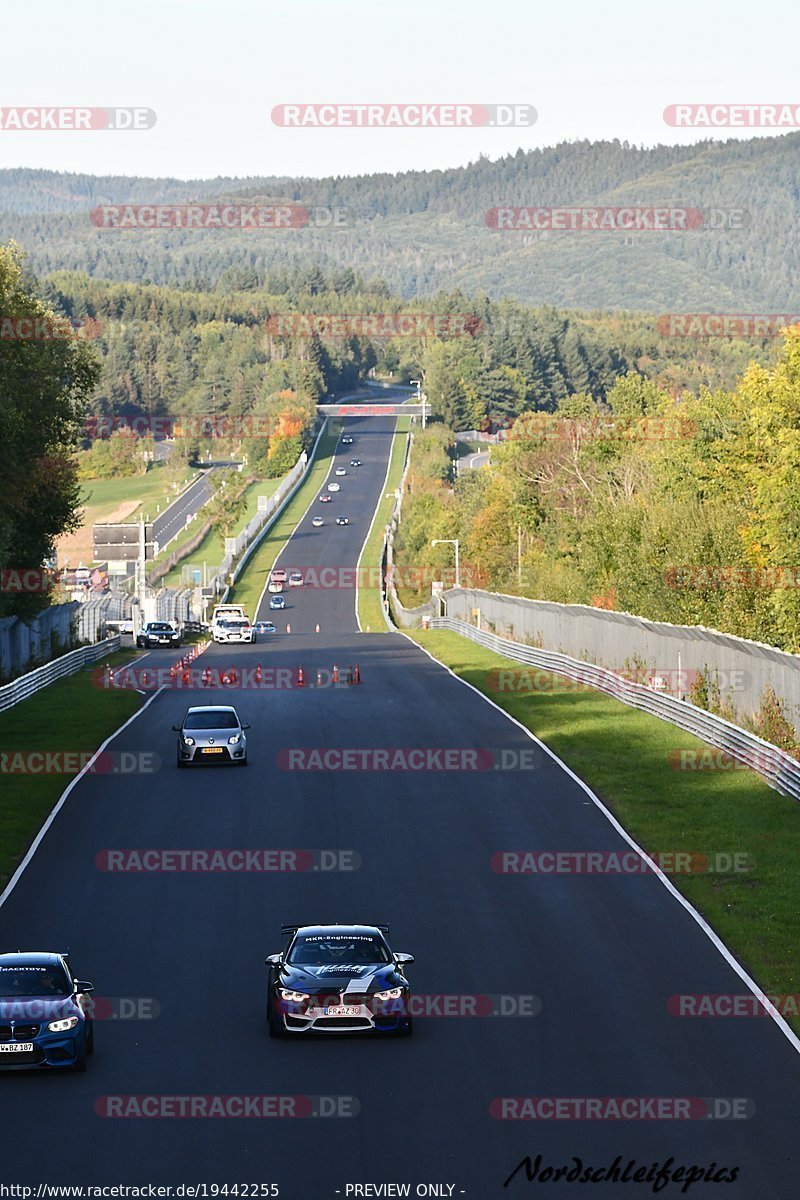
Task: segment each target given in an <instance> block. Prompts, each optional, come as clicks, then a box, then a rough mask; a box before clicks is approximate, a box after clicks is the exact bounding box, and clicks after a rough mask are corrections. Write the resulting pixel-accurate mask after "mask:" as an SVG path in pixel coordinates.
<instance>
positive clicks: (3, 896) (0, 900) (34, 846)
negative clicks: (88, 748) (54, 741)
mask: <svg viewBox="0 0 800 1200" xmlns="http://www.w3.org/2000/svg"><path fill="white" fill-rule="evenodd" d="M163 691H164V687H163V685H162V686H161V687H160V688H159V689H158V691H156V692H153V694H152V696H151V697H150V699H149V700H147V701H146V702H145V703H144V704H143V705H142V706H141V708H137V710H136V712H135V713H132V714H131V716H130V717H128V719H127V721H125V723H124V724H122V725H120V726H119V728H118V729H115V730H114V732H113V733H112V734H109V736H108V737H107V738H106V740H105V741H104V742H103V744H102V745H101V746H98V747H97V749H96V750H95V752H94V754H93V755H92V757H91V758H90V759H89V761H88V762H87V763H86V764H85V765H84V766H83V767H81V769H80V771H79V772H78V774H77V775H76V776H75V778H74V779H71V780H70V781H69V783H68V784H67V786H66V787H65V789H64V791H63V792H62V793H61V795H60V796H59V798H58V800H57V801H56V804H55V807H54V808H53V809H52V810H51V812H50V815H49V816H48V817H47V819H46V820H45V822H44V824H43V825H42V827H41V829H40V830H39V832H38V833H37V835H36V837H35V838H34V839H33V841H32V842H31V844H30V846H29V847H28V851H27V853H26V855H25V857H24V858H23V860H22V862H21V863H20V864H19V866H18V867H17V869H16V871H15V872H14V874H13V875H12V876H11V878H10V879H9V881H8V883H7V884H6V886H5V887H4V888H3V891H2V893H0V908H2V907H3V905H4V904H5V902H6V900H8V898H9V896H10V895H11V893H12V892H13V891H14V888H15V887H16V886H17V884H18V883H19V881H20V879H21V878H22V874H23V872H24V870H25V868H26V867H27V866H28V864H29V863H30V861H31V859H32V858H33V856H34V854H35V853H36V851H37V850H38V849H39V846H40V845H41V844H42V841H43V840H44V836H45V834H46V833H47V831H48V829H49V828H50V826H51V825H52V824H53V821H55V819H56V817H57V816H58V814H59V813H60V812H61V809H62V808H63V807H64V805H65V803H66V801H67V799H68V797H69V795H70V793H71V792H72V790H73V788H75V787H77V785H78V784H79V783H80V781H81V779H83V777H84V775H86V774H87V773H88V771H89V768H90V767H91V765H92V763H93V762H95V760H96V759H97V757H98V755H100V754H102V753H103V751H104V750H105V748H106V746H108V745H110V743H111V742H113V741H114V738H115V737H118V736H119V735H120V734H121V733H122V732H123V730H125V729H127V728H128V726H129V725H132V724H133V722H134V721H135V720H136V719H137V717H140V716H141V715H142V713H143V712H144V711H145V709H147V708H149V707H150V705H151V704H152V703H153V701H154V700H155V699H156V698H157V697H158V696H160V695H161V693H162V692H163Z"/></svg>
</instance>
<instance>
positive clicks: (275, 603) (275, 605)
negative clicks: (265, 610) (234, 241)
mask: <svg viewBox="0 0 800 1200" xmlns="http://www.w3.org/2000/svg"><path fill="white" fill-rule="evenodd" d="M269 606H270V608H271V609H273V611H274V610H276V609H279V608H286V601H285V600H284V598H283V596H270V598H269Z"/></svg>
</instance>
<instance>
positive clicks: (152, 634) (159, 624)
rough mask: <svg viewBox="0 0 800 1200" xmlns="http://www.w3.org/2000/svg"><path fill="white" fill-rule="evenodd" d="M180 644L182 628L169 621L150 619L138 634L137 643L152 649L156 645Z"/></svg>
mask: <svg viewBox="0 0 800 1200" xmlns="http://www.w3.org/2000/svg"><path fill="white" fill-rule="evenodd" d="M180 644H181V634H180V630H179V629H175V628H174V626H172V625H170V623H169V621H148V622H147V624H146V625H145V626H144V628H143V629H141V630H140V631H139V633H138V634H137V635H136V645H137V646H139V647H144V648H146V649H152V648H153V647H154V646H180Z"/></svg>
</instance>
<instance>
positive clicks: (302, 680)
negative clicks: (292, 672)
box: [297, 667, 306, 687]
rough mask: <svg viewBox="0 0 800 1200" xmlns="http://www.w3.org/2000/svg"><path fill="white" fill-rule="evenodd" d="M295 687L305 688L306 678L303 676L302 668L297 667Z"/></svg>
mask: <svg viewBox="0 0 800 1200" xmlns="http://www.w3.org/2000/svg"><path fill="white" fill-rule="evenodd" d="M297 686H298V687H305V686H306V677H305V675H304V674H303V668H302V667H298V668H297Z"/></svg>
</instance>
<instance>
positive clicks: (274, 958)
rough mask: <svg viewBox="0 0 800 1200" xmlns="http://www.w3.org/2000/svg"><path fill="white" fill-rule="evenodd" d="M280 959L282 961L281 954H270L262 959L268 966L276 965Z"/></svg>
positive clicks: (279, 962)
mask: <svg viewBox="0 0 800 1200" xmlns="http://www.w3.org/2000/svg"><path fill="white" fill-rule="evenodd" d="M282 961H283V955H282V954H270V955H269V956H268V957H267V958H265V959H264V962H265V964H266V965H267V966H268V967H277V966H279V965H280V964H281V962H282Z"/></svg>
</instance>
